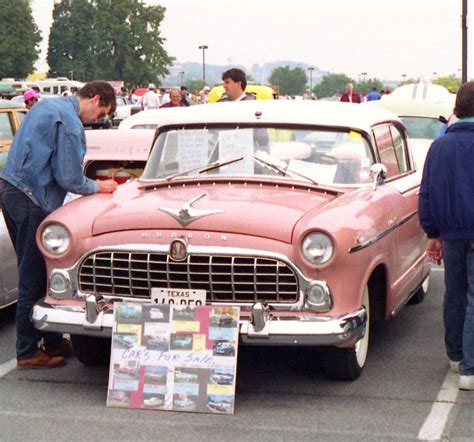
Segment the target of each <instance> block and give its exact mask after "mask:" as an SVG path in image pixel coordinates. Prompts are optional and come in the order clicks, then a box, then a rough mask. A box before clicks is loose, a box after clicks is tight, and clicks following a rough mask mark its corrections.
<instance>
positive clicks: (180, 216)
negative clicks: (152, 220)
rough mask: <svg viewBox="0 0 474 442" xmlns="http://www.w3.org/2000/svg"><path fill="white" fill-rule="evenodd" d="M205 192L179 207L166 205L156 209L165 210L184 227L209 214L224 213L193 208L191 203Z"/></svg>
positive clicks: (222, 211) (223, 211) (203, 195)
mask: <svg viewBox="0 0 474 442" xmlns="http://www.w3.org/2000/svg"><path fill="white" fill-rule="evenodd" d="M205 196H206V194H205V193H203V194H202V195H199V196H198V197H196V198H193V199H192V200H191V201H188V202H187V203H184V204H183V207H181V209H170V208H168V207H161V208H159V209H158V210H160V211H161V212H165V213H167V214H168V215H171V216H172V217H173V218H174V219H175V220H176V221H178V222H179V223H180V224H181V225H182V226H183V227H186V226H187V225H188V224H191V223H192V222H193V221H196V220H197V219H199V218H202V217H204V216H209V215H216V214H218V213H225V210H199V209H193V208H192V205H193V204H194V203H195V202H196V201H199V200H200V199H201V198H203V197H205Z"/></svg>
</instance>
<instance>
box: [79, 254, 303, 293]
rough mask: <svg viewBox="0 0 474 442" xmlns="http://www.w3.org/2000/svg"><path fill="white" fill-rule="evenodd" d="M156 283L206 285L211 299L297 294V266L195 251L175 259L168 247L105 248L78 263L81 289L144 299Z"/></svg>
mask: <svg viewBox="0 0 474 442" xmlns="http://www.w3.org/2000/svg"><path fill="white" fill-rule="evenodd" d="M152 287H157V288H173V289H194V290H198V289H202V290H206V293H207V299H208V300H209V301H212V302H219V301H220V302H232V301H234V302H254V301H257V300H258V301H269V302H295V301H297V300H298V279H297V277H296V274H295V272H294V271H293V269H292V268H291V267H290V266H288V265H287V264H286V263H285V262H283V261H280V260H278V259H274V258H266V257H254V256H221V255H218V256H214V255H202V254H195V255H188V258H187V260H186V261H183V262H175V261H172V260H171V259H170V258H169V256H168V254H167V253H154V252H153V253H147V252H127V251H126V252H123V251H103V252H96V253H94V254H92V255H89V256H88V257H87V258H86V259H85V260H84V261H83V262H82V264H81V266H80V268H79V289H80V290H81V291H82V292H89V293H97V294H101V295H106V296H107V295H109V296H124V297H132V298H145V299H146V298H149V297H150V295H151V288H152Z"/></svg>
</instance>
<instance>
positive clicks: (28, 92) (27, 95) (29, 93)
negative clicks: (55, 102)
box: [23, 89, 40, 101]
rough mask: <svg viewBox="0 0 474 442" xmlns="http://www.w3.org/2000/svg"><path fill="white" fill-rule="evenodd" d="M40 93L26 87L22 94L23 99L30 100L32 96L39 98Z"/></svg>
mask: <svg viewBox="0 0 474 442" xmlns="http://www.w3.org/2000/svg"><path fill="white" fill-rule="evenodd" d="M39 97H40V94H38V92H36V91H35V90H34V89H27V90H26V91H25V93H24V94H23V100H25V101H28V100H31V99H32V98H39Z"/></svg>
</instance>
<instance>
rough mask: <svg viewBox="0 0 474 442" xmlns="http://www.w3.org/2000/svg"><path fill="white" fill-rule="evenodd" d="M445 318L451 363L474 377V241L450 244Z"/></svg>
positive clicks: (446, 254) (446, 253)
mask: <svg viewBox="0 0 474 442" xmlns="http://www.w3.org/2000/svg"><path fill="white" fill-rule="evenodd" d="M443 248H444V258H443V259H444V283H445V286H446V292H445V295H444V304H443V317H444V328H445V343H446V351H447V353H448V357H449V359H451V360H452V361H460V364H459V372H460V373H461V374H463V375H474V239H461V240H446V241H443Z"/></svg>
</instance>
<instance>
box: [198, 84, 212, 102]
mask: <svg viewBox="0 0 474 442" xmlns="http://www.w3.org/2000/svg"><path fill="white" fill-rule="evenodd" d="M210 90H211V88H210V87H209V86H204V87H203V88H202V89H201V90H200V91H199V100H198V103H199V104H206V103H207V99H208V96H209V91H210Z"/></svg>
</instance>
